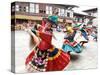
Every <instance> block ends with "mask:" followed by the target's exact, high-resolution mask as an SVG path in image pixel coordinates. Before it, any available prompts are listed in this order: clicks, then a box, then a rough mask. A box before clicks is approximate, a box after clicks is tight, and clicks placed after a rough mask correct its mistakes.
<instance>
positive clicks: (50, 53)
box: [25, 20, 70, 72]
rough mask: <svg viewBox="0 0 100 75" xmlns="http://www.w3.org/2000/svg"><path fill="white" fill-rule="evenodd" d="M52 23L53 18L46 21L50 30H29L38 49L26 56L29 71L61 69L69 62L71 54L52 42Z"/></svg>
mask: <svg viewBox="0 0 100 75" xmlns="http://www.w3.org/2000/svg"><path fill="white" fill-rule="evenodd" d="M52 24H53V23H52V22H51V20H48V22H47V23H46V25H47V27H48V28H47V29H50V30H49V31H48V30H44V31H35V30H28V32H29V33H30V35H32V36H33V38H34V41H35V43H36V44H37V47H36V49H33V50H32V52H31V53H30V54H29V55H28V57H27V58H26V62H25V65H26V67H27V69H28V71H31V72H33V71H34V70H38V71H60V70H63V69H64V68H65V67H66V66H67V65H68V64H69V62H70V55H69V54H68V53H65V52H63V50H62V49H59V48H56V47H55V46H54V45H52V43H51V41H52V36H53V35H52V30H51V26H52ZM38 37H39V38H40V40H39V39H38ZM41 69H42V70H41Z"/></svg>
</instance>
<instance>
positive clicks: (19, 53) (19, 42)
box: [15, 31, 98, 73]
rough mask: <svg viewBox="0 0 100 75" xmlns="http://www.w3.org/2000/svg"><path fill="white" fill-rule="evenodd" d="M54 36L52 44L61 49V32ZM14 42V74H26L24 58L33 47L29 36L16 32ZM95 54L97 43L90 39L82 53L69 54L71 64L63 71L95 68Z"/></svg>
mask: <svg viewBox="0 0 100 75" xmlns="http://www.w3.org/2000/svg"><path fill="white" fill-rule="evenodd" d="M54 35H56V38H57V39H56V40H55V39H53V40H52V43H53V44H54V45H55V46H56V47H58V48H61V46H62V43H63V40H62V39H63V37H64V34H63V33H62V32H54ZM15 40H16V41H15V42H16V43H15V45H16V46H15V53H16V54H15V56H16V58H15V61H16V64H15V65H16V72H17V73H26V72H27V71H26V69H25V58H26V57H27V55H28V54H29V52H30V51H31V49H32V47H33V46H30V44H29V43H30V35H29V34H28V33H27V32H23V31H16V34H15ZM97 54H98V50H97V42H95V41H93V40H92V38H91V37H90V41H89V43H87V44H85V47H84V49H83V51H82V53H79V54H77V53H71V62H70V64H69V65H68V66H67V67H66V68H65V69H64V70H76V69H90V68H97V59H98V57H97V56H98V55H97Z"/></svg>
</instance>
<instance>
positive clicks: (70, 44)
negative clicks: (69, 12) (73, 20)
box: [62, 24, 82, 53]
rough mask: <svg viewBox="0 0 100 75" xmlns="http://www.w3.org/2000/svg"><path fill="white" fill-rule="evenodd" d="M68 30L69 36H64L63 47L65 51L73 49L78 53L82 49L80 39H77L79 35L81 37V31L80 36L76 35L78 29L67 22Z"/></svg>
mask: <svg viewBox="0 0 100 75" xmlns="http://www.w3.org/2000/svg"><path fill="white" fill-rule="evenodd" d="M66 30H67V36H66V37H64V44H63V46H62V49H63V50H64V52H68V53H70V52H73V51H74V52H76V53H80V52H81V51H82V49H81V45H80V41H79V40H78V39H77V37H80V35H79V33H78V36H76V34H77V31H75V30H73V27H72V26H71V25H68V24H66ZM76 39H77V40H76Z"/></svg>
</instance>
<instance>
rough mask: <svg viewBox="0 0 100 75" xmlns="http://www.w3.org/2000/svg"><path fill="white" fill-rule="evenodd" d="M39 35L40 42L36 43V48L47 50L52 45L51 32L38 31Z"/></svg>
mask: <svg viewBox="0 0 100 75" xmlns="http://www.w3.org/2000/svg"><path fill="white" fill-rule="evenodd" d="M39 36H40V38H41V39H42V40H41V42H40V44H39V45H38V48H39V49H40V50H47V49H49V48H51V47H52V45H51V40H52V35H51V34H48V33H45V32H40V33H39Z"/></svg>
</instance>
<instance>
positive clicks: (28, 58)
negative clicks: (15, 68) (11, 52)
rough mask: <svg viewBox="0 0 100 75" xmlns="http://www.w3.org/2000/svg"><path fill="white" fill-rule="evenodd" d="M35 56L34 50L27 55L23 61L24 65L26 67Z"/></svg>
mask: <svg viewBox="0 0 100 75" xmlns="http://www.w3.org/2000/svg"><path fill="white" fill-rule="evenodd" d="M34 55H35V52H34V50H33V51H32V52H31V53H30V54H29V55H28V57H27V58H26V61H25V65H27V64H28V63H29V62H30V61H31V60H32V58H33V56H34Z"/></svg>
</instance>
